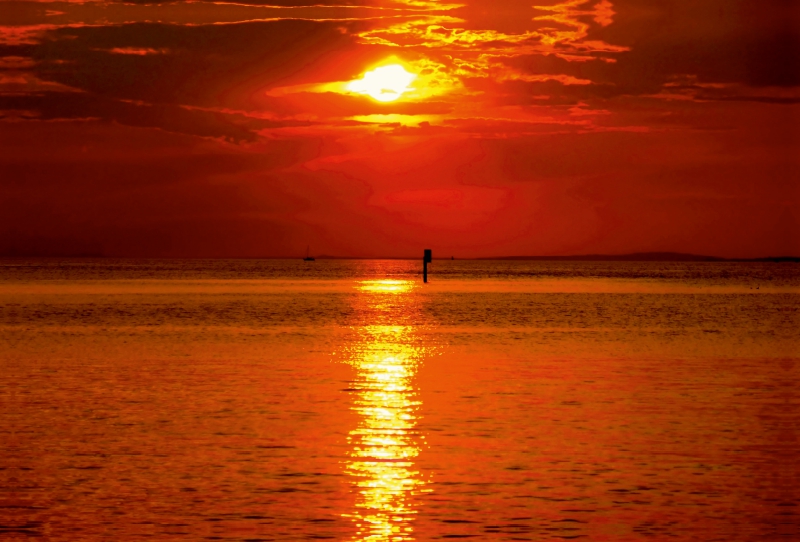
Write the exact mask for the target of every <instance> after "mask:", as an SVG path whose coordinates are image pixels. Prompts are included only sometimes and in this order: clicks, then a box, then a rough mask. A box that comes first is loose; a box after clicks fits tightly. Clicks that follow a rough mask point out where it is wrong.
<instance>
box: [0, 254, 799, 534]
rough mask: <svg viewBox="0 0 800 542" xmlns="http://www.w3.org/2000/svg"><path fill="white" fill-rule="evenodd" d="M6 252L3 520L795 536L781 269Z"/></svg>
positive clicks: (252, 530) (0, 348) (786, 293)
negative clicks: (428, 271)
mask: <svg viewBox="0 0 800 542" xmlns="http://www.w3.org/2000/svg"><path fill="white" fill-rule="evenodd" d="M420 267H421V264H420V263H418V262H406V261H318V262H314V263H305V262H302V261H288V260H287V261H199V260H189V261H167V260H152V261H146V260H75V261H56V260H4V261H3V260H0V361H1V362H2V371H0V385H1V386H2V387H1V388H0V407H2V409H1V410H0V422H1V423H0V433H1V434H0V525H1V527H0V538H7V539H10V540H16V539H19V540H25V539H29V538H38V539H44V540H54V541H56V540H58V541H61V540H64V541H66V540H90V541H94V540H97V541H101V540H103V541H104V540H138V539H153V540H239V541H245V540H250V541H255V540H315V539H331V540H341V541H375V542H388V541H401V540H407V541H420V542H421V541H427V540H438V539H451V538H474V539H477V540H560V539H585V540H591V541H595V540H596V541H639V540H668V539H669V540H672V539H674V540H692V541H703V542H708V541H715V540H719V541H756V540H765V541H766V540H792V541H794V540H800V490H798V488H799V487H800V461H798V457H800V442H799V441H798V425H800V394H798V391H797V385H798V381H799V380H798V376H800V333H799V332H798V329H800V266H797V265H796V264H773V263H771V264H756V263H748V264H742V263H713V264H711V263H692V264H683V263H668V264H664V263H577V262H576V263H559V262H536V263H530V262H490V261H478V262H461V261H435V262H434V264H433V266H432V267H433V271H432V275H431V276H432V280H431V282H430V283H429V284H427V285H423V284H422V283H421V277H420Z"/></svg>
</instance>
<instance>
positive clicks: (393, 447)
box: [345, 280, 425, 542]
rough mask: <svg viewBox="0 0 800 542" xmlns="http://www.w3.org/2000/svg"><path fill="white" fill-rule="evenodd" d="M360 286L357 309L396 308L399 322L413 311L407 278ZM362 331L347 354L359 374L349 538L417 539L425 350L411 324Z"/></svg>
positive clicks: (379, 541) (350, 465)
mask: <svg viewBox="0 0 800 542" xmlns="http://www.w3.org/2000/svg"><path fill="white" fill-rule="evenodd" d="M357 288H358V289H359V292H360V294H359V304H360V307H361V308H362V309H363V310H365V311H367V312H368V313H372V312H373V311H374V312H375V313H376V315H377V314H383V315H384V316H386V315H391V314H395V313H397V314H398V317H399V319H400V320H401V321H402V320H403V319H402V316H407V314H403V313H404V312H405V311H407V310H412V311H413V310H414V309H413V307H412V305H413V303H411V302H410V301H409V303H408V304H406V303H405V301H406V298H407V297H408V296H409V294H410V292H411V291H412V289H413V288H414V283H413V282H411V281H398V280H380V281H364V282H361V283H359V285H358V286H357ZM378 320H379V321H380V322H381V324H386V323H387V322H384V318H378ZM360 332H361V337H360V340H359V342H358V344H357V345H356V346H355V347H354V349H353V356H352V357H351V359H350V363H352V364H353V366H354V368H355V369H356V371H357V374H356V378H355V381H354V382H353V385H352V388H353V389H354V390H355V394H354V401H353V406H352V408H353V410H355V411H356V412H358V414H359V415H360V420H359V423H358V426H357V427H356V428H355V429H353V430H352V431H351V432H350V435H349V437H348V440H349V444H350V451H349V455H350V458H349V459H348V460H347V462H346V467H345V471H346V473H347V474H348V475H349V476H351V480H352V483H353V485H354V487H355V489H356V492H357V497H356V503H355V510H354V511H353V512H352V513H349V514H345V515H346V516H349V517H350V518H352V520H353V521H354V523H355V526H356V534H355V537H354V540H360V541H375V542H383V541H398V540H414V536H413V532H414V527H413V520H414V516H415V514H416V510H415V507H416V506H415V505H416V503H415V498H414V497H415V496H416V495H418V494H419V493H420V492H422V491H425V489H424V485H425V481H424V480H423V479H422V476H421V474H420V472H418V471H417V470H415V467H414V458H416V457H417V455H418V454H419V452H420V444H421V443H422V441H424V437H423V436H422V435H420V434H419V432H418V430H417V429H416V425H417V420H418V418H419V409H420V405H421V403H420V400H419V398H418V393H417V391H416V389H415V387H414V378H415V375H416V372H417V368H418V365H419V363H420V360H421V358H422V355H423V350H424V349H423V348H422V347H421V346H419V345H418V344H417V341H416V340H415V336H414V335H415V333H414V329H413V328H412V327H411V326H407V325H368V326H365V327H363V328H362V329H361V330H360Z"/></svg>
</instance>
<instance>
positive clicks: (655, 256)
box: [476, 252, 800, 262]
mask: <svg viewBox="0 0 800 542" xmlns="http://www.w3.org/2000/svg"><path fill="white" fill-rule="evenodd" d="M476 259H478V260H534V261H574V262H800V257H797V256H769V257H766V258H720V257H717V256H704V255H701V254H683V253H681V252H634V253H632V254H581V255H575V256H501V257H494V258H476Z"/></svg>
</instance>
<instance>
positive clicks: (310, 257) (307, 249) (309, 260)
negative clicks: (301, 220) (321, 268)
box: [303, 245, 316, 262]
mask: <svg viewBox="0 0 800 542" xmlns="http://www.w3.org/2000/svg"><path fill="white" fill-rule="evenodd" d="M310 248H311V245H309V246H307V247H306V257H305V258H303V261H304V262H315V261H316V260H315V259H314V258H313V257H312V256H309V255H308V254H309V252H308V251H309V249H310Z"/></svg>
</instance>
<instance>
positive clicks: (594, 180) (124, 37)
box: [0, 0, 800, 257]
mask: <svg viewBox="0 0 800 542" xmlns="http://www.w3.org/2000/svg"><path fill="white" fill-rule="evenodd" d="M334 4H335V5H334ZM497 4H498V2H492V1H490V0H468V1H465V2H459V3H455V2H452V3H450V2H447V3H446V2H441V3H440V2H433V1H422V0H420V1H400V0H397V1H380V2H379V1H360V2H358V1H346V2H332V3H331V5H326V6H320V5H317V4H316V3H314V2H302V1H294V0H286V1H278V2H240V1H237V2H235V3H233V2H232V3H225V2H214V3H211V2H208V3H204V2H192V3H184V2H171V3H159V2H136V3H123V2H93V3H83V2H80V3H78V2H76V3H71V2H7V3H5V4H4V9H3V10H2V12H0V13H2V14H1V15H0V137H2V140H3V145H2V147H0V168H2V171H3V172H4V174H3V175H2V178H0V190H1V191H2V194H3V197H2V198H0V254H3V253H5V254H11V253H17V254H23V253H31V254H69V253H75V254H77V253H104V254H110V255H128V256H220V257H222V256H231V257H234V256H242V257H254V256H291V255H297V254H300V253H302V251H303V250H304V248H305V246H306V245H307V244H311V245H312V246H313V247H314V249H315V251H316V252H317V253H328V254H336V255H341V256H348V255H350V256H400V255H413V254H416V253H417V252H419V250H420V247H422V246H423V245H424V246H426V247H431V248H433V249H434V250H435V251H436V252H437V253H442V252H443V253H446V254H448V255H450V254H453V255H455V256H457V257H471V256H492V255H513V254H565V253H588V252H592V253H598V252H615V253H620V252H634V251H682V252H697V253H708V254H714V255H721V256H766V255H777V254H792V253H793V254H800V225H799V223H800V193H798V190H799V189H798V186H800V178H799V177H800V173H798V172H800V167H798V166H800V164H798V162H799V161H800V159H799V158H798V156H800V152H798V150H799V147H800V145H799V141H798V129H797V128H796V126H797V125H798V108H800V35H799V33H798V28H800V24H799V23H800V9H798V7H797V6H796V5H795V3H793V2H791V1H787V0H768V1H760V2H755V1H743V0H733V1H731V0H708V1H704V2H702V3H701V2H692V1H689V0H661V1H657V2H653V1H645V0H611V1H610V0H589V1H582V0H569V1H563V0H562V1H550V2H548V1H546V0H541V1H540V2H537V4H538V5H537V6H535V7H532V6H531V5H530V3H529V2H527V1H526V2H522V1H519V0H509V1H505V2H502V3H501V4H502V6H498V5H497ZM698 4H702V5H698ZM388 61H395V62H400V63H402V64H404V65H406V66H407V67H409V69H411V70H413V71H415V72H416V73H418V74H419V78H418V81H417V83H416V84H417V86H418V88H417V91H416V93H411V94H409V97H407V98H406V99H401V100H399V101H397V102H392V103H378V102H376V101H373V100H370V99H369V98H366V97H364V96H359V95H354V94H351V93H347V92H341V91H337V90H335V89H336V88H341V83H343V82H346V81H349V80H352V79H354V78H357V77H358V76H359V75H360V74H362V73H364V72H365V71H366V70H368V69H370V68H371V67H373V66H375V65H377V64H380V63H385V62H388ZM336 85H339V87H337V86H336ZM332 89H334V90H332Z"/></svg>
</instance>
